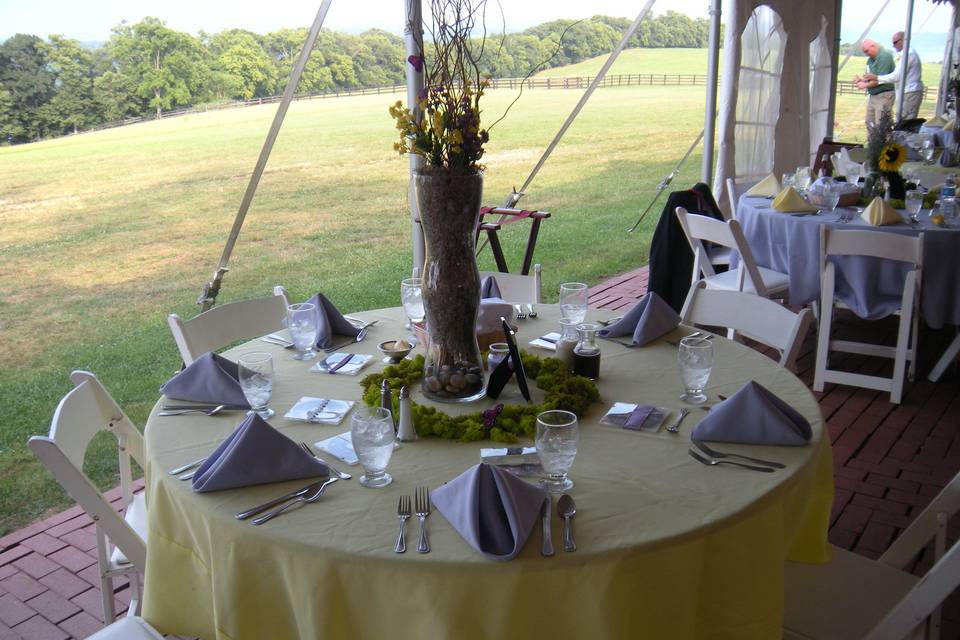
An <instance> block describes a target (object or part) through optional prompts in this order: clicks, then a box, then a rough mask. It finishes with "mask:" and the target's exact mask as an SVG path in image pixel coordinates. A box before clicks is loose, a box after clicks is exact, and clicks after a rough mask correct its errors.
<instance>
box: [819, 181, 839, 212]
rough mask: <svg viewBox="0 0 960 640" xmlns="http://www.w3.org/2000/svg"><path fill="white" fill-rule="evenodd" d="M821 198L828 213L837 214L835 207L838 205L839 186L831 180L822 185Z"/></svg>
mask: <svg viewBox="0 0 960 640" xmlns="http://www.w3.org/2000/svg"><path fill="white" fill-rule="evenodd" d="M823 197H824V200H825V203H824V204H826V205H827V209H829V210H830V213H836V212H837V205H838V204H840V185H839V184H838V183H836V182H834V181H833V180H831V181H829V182H827V184H826V185H824V189H823Z"/></svg>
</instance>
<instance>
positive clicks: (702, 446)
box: [691, 440, 787, 469]
mask: <svg viewBox="0 0 960 640" xmlns="http://www.w3.org/2000/svg"><path fill="white" fill-rule="evenodd" d="M691 442H693V444H694V445H695V446H696V447H697V448H698V449H700V451H703V452H704V453H705V454H707V455H708V456H710V457H711V458H739V459H740V460H746V461H747V462H756V463H757V464H764V465H767V466H768V467H774V468H776V469H785V468H786V466H787V465H785V464H782V463H780V462H773V461H771V460H763V459H761V458H751V457H750V456H744V455H741V454H739V453H724V452H722V451H716V450H714V449H711V448H710V447H708V446H707V445H706V443H704V442H700V441H699V440H691Z"/></svg>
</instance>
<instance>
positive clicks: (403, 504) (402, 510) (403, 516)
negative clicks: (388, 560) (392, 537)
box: [393, 496, 410, 553]
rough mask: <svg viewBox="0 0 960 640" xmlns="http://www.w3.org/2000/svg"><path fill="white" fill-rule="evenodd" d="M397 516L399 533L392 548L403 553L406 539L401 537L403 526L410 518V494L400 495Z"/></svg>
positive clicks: (405, 548)
mask: <svg viewBox="0 0 960 640" xmlns="http://www.w3.org/2000/svg"><path fill="white" fill-rule="evenodd" d="M397 517H398V518H399V519H400V535H398V536H397V545H396V546H395V547H394V548H393V552H394V553H404V552H405V551H406V550H407V540H406V538H404V537H403V527H404V525H405V524H406V523H407V520H409V519H410V496H400V502H399V504H397Z"/></svg>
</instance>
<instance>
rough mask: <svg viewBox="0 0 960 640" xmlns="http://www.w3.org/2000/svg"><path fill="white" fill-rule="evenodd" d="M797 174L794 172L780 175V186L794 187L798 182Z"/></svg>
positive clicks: (782, 187) (783, 187) (784, 187)
mask: <svg viewBox="0 0 960 640" xmlns="http://www.w3.org/2000/svg"><path fill="white" fill-rule="evenodd" d="M796 181H797V176H796V174H793V173H785V174H783V175H782V176H780V188H781V189H786V188H787V187H792V186H794V185H795V184H796Z"/></svg>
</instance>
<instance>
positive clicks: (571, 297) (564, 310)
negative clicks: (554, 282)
mask: <svg viewBox="0 0 960 640" xmlns="http://www.w3.org/2000/svg"><path fill="white" fill-rule="evenodd" d="M586 317H587V285H585V284H584V283H582V282H564V283H563V284H561V285H560V319H561V320H573V321H574V322H576V323H578V324H579V323H581V322H583V319H584V318H586Z"/></svg>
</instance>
